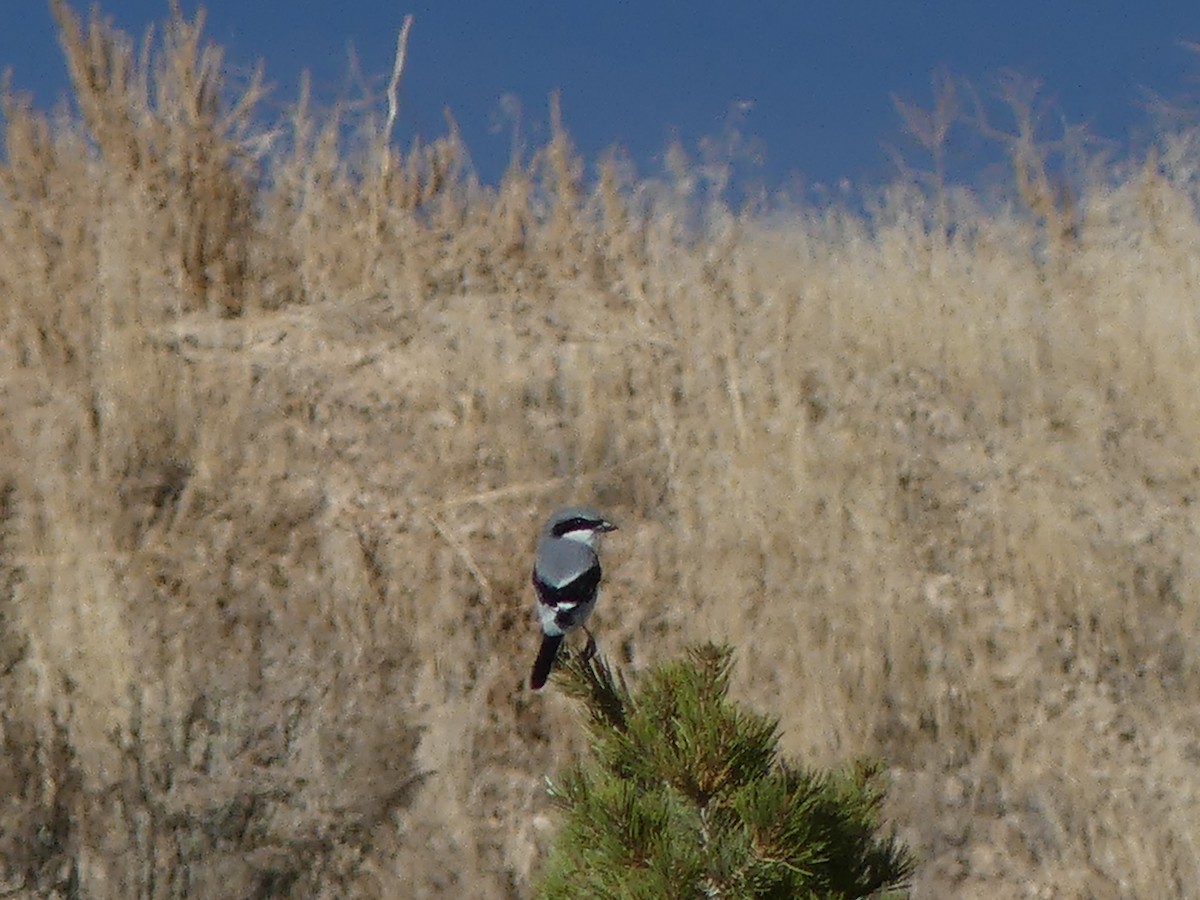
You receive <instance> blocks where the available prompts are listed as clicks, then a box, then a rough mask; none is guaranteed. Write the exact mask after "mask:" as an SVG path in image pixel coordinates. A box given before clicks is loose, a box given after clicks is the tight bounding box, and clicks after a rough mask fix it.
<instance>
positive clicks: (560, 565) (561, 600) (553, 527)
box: [529, 506, 617, 691]
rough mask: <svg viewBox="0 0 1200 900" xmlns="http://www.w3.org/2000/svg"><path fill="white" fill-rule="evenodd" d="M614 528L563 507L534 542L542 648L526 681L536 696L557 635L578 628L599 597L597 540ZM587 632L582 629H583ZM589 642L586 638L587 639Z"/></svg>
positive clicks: (580, 509)
mask: <svg viewBox="0 0 1200 900" xmlns="http://www.w3.org/2000/svg"><path fill="white" fill-rule="evenodd" d="M616 528H617V526H616V525H614V524H612V523H611V522H609V521H608V520H606V519H605V518H604V516H602V515H600V513H598V512H597V511H596V510H594V509H592V508H591V507H588V506H568V507H565V508H563V509H560V510H559V511H558V512H556V513H555V514H554V515H552V516H551V517H550V518H549V519H548V520H547V522H546V524H545V526H544V527H543V528H542V536H541V537H540V538H539V539H538V545H537V559H536V560H535V561H534V564H533V589H534V590H535V591H536V592H537V611H538V619H539V620H540V621H541V624H542V647H541V649H540V650H539V651H538V655H537V661H536V662H534V664H533V672H532V674H531V675H530V676H529V686H530V687H531V688H533V689H534V690H535V691H537V690H541V688H542V686H543V685H544V684H545V683H546V679H547V678H548V677H549V676H550V667H551V666H553V665H554V657H555V656H556V655H557V654H558V645H559V644H561V643H562V640H563V635H565V634H566V633H567V632H568V631H570V630H571V629H573V628H578V627H581V626H583V623H584V622H585V621H586V620H587V617H588V616H589V615H591V612H592V608H593V607H594V606H595V605H596V595H597V594H598V593H599V591H600V557H598V556H597V555H596V545H597V542H598V540H599V538H600V535H601V534H603V533H604V532H606V531H615V530H616ZM583 630H584V631H587V628H586V627H585V628H584V629H583ZM588 638H589V641H590V638H591V634H590V633H589V634H588Z"/></svg>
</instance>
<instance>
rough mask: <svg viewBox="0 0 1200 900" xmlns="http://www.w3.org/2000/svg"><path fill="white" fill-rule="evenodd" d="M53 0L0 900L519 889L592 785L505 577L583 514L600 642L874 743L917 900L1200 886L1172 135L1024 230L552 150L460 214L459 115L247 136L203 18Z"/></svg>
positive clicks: (319, 123) (614, 652)
mask: <svg viewBox="0 0 1200 900" xmlns="http://www.w3.org/2000/svg"><path fill="white" fill-rule="evenodd" d="M54 9H55V12H56V15H57V17H58V19H59V22H60V26H61V31H62V39H63V45H64V48H65V51H66V55H67V58H68V60H69V64H70V71H71V75H72V78H73V82H74V103H75V112H74V113H71V114H65V113H64V114H56V115H47V114H45V113H43V112H41V111H38V110H36V109H33V108H31V107H30V105H29V104H28V103H27V102H23V101H22V100H21V98H20V97H19V96H16V95H14V94H13V93H12V92H8V91H6V97H5V101H4V102H5V107H4V117H5V129H6V130H5V156H4V159H3V162H2V163H0V297H2V298H3V305H2V306H0V360H2V361H3V369H2V376H0V453H2V455H0V460H2V461H0V488H2V491H0V498H2V501H3V502H2V505H0V514H2V517H3V519H2V521H3V531H2V541H3V542H2V544H0V590H2V594H0V703H2V706H0V735H2V737H3V742H4V746H3V751H4V752H3V756H2V757H0V865H2V871H0V888H2V889H3V893H5V895H37V896H91V897H131V896H147V897H169V896H184V895H190V896H198V897H200V896H210V897H216V896H246V897H250V896H259V897H266V896H326V897H335V896H337V897H343V896H416V897H422V896H442V895H446V896H472V897H508V896H527V895H528V894H529V893H530V891H531V889H532V885H533V884H534V882H535V878H536V873H537V871H538V866H539V861H540V860H541V859H542V858H543V855H544V853H545V851H546V848H547V846H548V844H549V842H550V841H551V840H552V839H553V834H554V821H555V820H554V816H553V813H552V811H551V810H550V809H549V808H548V804H547V799H546V795H545V790H544V785H543V776H544V775H545V774H547V773H553V772H554V771H555V770H556V768H557V767H558V766H559V765H561V764H562V763H563V762H564V761H565V760H567V759H568V758H570V757H572V756H573V755H574V754H578V753H581V752H585V751H586V748H585V746H583V742H582V738H581V737H580V729H579V727H578V725H579V723H578V720H577V719H576V718H575V717H574V713H573V710H572V709H571V707H570V705H569V703H568V702H567V701H565V700H564V699H563V698H562V697H561V696H559V695H556V693H555V692H554V691H553V689H551V690H549V691H547V692H546V693H545V694H544V695H538V696H534V695H531V694H530V693H529V692H528V691H526V690H524V689H523V687H522V682H523V679H524V677H525V675H526V671H527V667H528V665H529V661H530V658H531V655H532V654H533V652H534V650H535V646H536V643H537V637H536V634H535V627H534V624H533V620H532V618H531V615H530V611H529V606H530V601H531V598H530V596H529V590H528V587H527V570H528V567H529V560H530V553H531V549H532V547H531V544H532V539H533V535H534V533H535V531H536V528H537V525H538V523H539V522H540V520H541V519H542V517H543V516H544V514H545V513H546V512H547V510H548V509H550V508H551V507H553V506H554V505H556V504H558V503H560V502H564V501H567V500H577V499H583V500H588V501H592V502H596V503H598V504H600V505H602V506H603V507H604V508H605V509H606V510H609V511H610V512H611V513H612V514H613V515H614V516H615V517H617V518H618V519H619V520H620V522H621V523H622V525H623V529H622V531H620V532H619V533H618V535H617V536H616V537H615V538H614V540H612V541H611V542H610V544H609V546H608V554H607V555H608V563H609V565H608V571H609V588H608V591H607V594H606V597H605V598H604V601H603V603H602V605H601V607H600V609H599V610H598V611H597V614H596V617H595V620H594V623H595V626H596V629H595V630H596V632H597V635H598V637H599V639H600V643H601V647H602V650H603V651H604V652H605V653H606V654H608V655H609V657H610V658H611V659H613V661H615V662H617V663H619V664H621V665H623V666H625V667H626V669H627V671H628V673H629V674H630V675H631V677H633V678H635V679H636V677H637V673H638V672H639V671H640V670H644V669H645V667H646V666H648V665H650V664H652V663H653V662H654V661H655V660H659V659H663V658H666V657H669V656H672V655H673V654H676V653H677V652H678V651H679V650H680V649H681V647H682V646H684V645H685V644H686V643H689V642H694V641H703V640H708V639H724V640H728V641H730V642H732V643H733V644H734V645H735V646H736V647H737V649H738V667H737V676H736V694H737V695H738V698H739V699H740V700H741V701H743V702H745V703H747V704H749V705H750V706H751V707H753V708H755V709H758V710H761V711H764V712H768V713H772V714H776V715H778V716H780V717H781V719H782V731H783V735H784V741H783V743H784V748H785V750H786V751H787V753H788V754H790V755H792V756H794V757H796V758H797V759H800V760H804V761H806V762H808V763H810V764H816V765H829V764H834V763H837V762H840V761H844V760H846V759H848V758H850V757H853V756H859V755H868V756H876V757H880V758H882V759H884V760H886V762H887V763H888V764H889V766H890V767H891V770H892V773H893V776H894V783H893V789H892V794H891V799H890V807H889V814H890V816H891V817H892V820H893V821H894V822H895V823H896V824H897V826H898V827H899V829H900V832H901V834H902V836H903V837H904V838H905V839H906V840H908V841H909V842H910V843H911V845H912V846H913V848H914V849H915V850H916V851H917V852H918V854H919V855H920V858H921V860H922V863H921V866H920V869H919V872H918V876H917V880H916V883H915V885H914V888H915V893H916V895H917V896H922V897H944V896H950V895H954V896H959V897H989V898H995V897H1027V896H1036V897H1082V896H1092V897H1114V898H1115V897H1134V896H1140V897H1165V896H1200V893H1198V892H1197V888H1196V885H1198V884H1200V863H1198V862H1197V861H1198V860H1200V670H1198V666H1197V655H1196V653H1195V652H1194V649H1189V648H1194V644H1195V640H1196V635H1197V624H1198V621H1197V620H1198V616H1200V603H1198V600H1200V598H1198V596H1197V587H1198V578H1197V576H1198V572H1197V567H1198V566H1200V553H1198V552H1197V550H1198V547H1197V526H1198V520H1197V502H1196V501H1197V492H1198V491H1200V482H1198V474H1200V472H1198V469H1197V456H1196V447H1197V445H1198V441H1200V408H1198V406H1200V391H1197V389H1196V382H1195V377H1196V372H1197V363H1198V361H1200V345H1198V336H1197V313H1196V297H1197V287H1198V285H1200V271H1198V270H1200V254H1198V252H1197V248H1200V223H1198V220H1197V213H1196V204H1195V200H1196V190H1197V189H1196V184H1197V179H1196V172H1197V168H1196V166H1197V160H1198V159H1200V148H1198V147H1197V144H1196V143H1195V142H1194V141H1193V140H1192V139H1191V138H1190V137H1189V136H1187V135H1183V136H1179V137H1175V138H1169V139H1168V138H1164V140H1163V143H1162V146H1163V148H1164V149H1163V151H1162V154H1161V156H1160V157H1158V158H1155V159H1151V160H1148V161H1146V162H1145V163H1144V164H1143V165H1139V166H1136V167H1130V169H1129V170H1128V172H1127V173H1126V174H1125V175H1124V176H1120V177H1117V176H1113V177H1108V178H1096V179H1094V180H1093V181H1092V182H1090V183H1089V184H1088V185H1087V186H1086V188H1085V190H1084V191H1083V192H1082V194H1081V196H1079V198H1078V205H1077V210H1078V213H1077V221H1076V222H1075V224H1074V225H1073V227H1072V228H1070V229H1063V228H1051V227H1049V224H1048V222H1047V218H1048V216H1047V213H1046V209H1038V208H1036V207H1037V204H1035V203H1032V202H1030V201H1029V200H1028V198H1026V203H1025V204H1024V205H1023V206H1022V205H1021V204H1017V205H1016V206H1014V207H1012V208H998V209H991V210H986V211H985V210H984V209H982V208H981V207H979V206H976V205H973V204H972V203H971V202H970V201H969V200H964V199H962V198H959V200H958V201H956V202H955V203H954V204H953V209H952V218H953V221H954V224H955V227H954V228H953V230H946V229H938V228H932V227H930V225H929V223H930V222H931V221H932V220H933V219H934V218H936V217H937V216H941V215H945V214H946V210H947V209H948V207H947V205H946V197H947V196H949V194H942V193H941V192H939V196H938V197H937V198H936V199H935V200H931V199H929V198H928V196H927V195H925V194H922V193H920V192H916V191H913V190H905V189H902V188H897V189H895V190H894V191H892V192H890V193H889V194H888V195H887V196H886V198H885V199H884V200H883V201H882V202H881V203H880V204H879V206H878V207H877V208H876V209H875V211H874V212H873V213H871V215H870V216H867V217H863V216H856V215H853V214H850V213H847V212H838V211H827V212H816V211H810V212H806V213H805V212H801V213H797V214H796V215H795V216H793V217H791V218H789V219H788V220H786V221H781V220H779V219H776V220H773V221H772V222H771V223H769V224H768V223H765V222H764V221H763V220H762V219H760V218H756V217H755V216H753V215H751V214H740V213H735V212H731V211H729V210H728V209H726V208H725V207H723V206H722V205H721V204H720V203H719V202H718V201H712V202H707V201H706V202H704V203H700V202H698V201H697V199H696V197H697V196H698V195H696V194H694V192H695V191H697V190H698V181H699V179H700V178H701V176H702V173H701V172H700V170H699V169H698V168H697V167H695V166H692V167H688V166H686V165H683V166H681V167H680V168H678V170H677V171H676V173H675V175H674V177H668V178H665V179H663V180H661V181H653V180H645V179H642V180H635V179H631V178H629V177H627V176H625V175H624V174H623V173H624V171H625V167H624V166H623V165H622V164H621V163H620V162H619V160H618V159H617V158H616V157H614V158H613V159H610V160H608V161H606V162H604V163H603V164H602V165H601V166H600V167H599V170H598V171H599V174H598V177H596V178H595V179H594V180H589V179H585V177H584V170H583V166H582V163H581V162H580V160H579V159H578V157H577V155H576V154H575V153H574V151H573V150H572V148H571V145H570V143H569V141H568V139H567V137H566V136H565V133H564V132H563V131H562V129H561V128H557V129H556V131H555V134H554V136H553V138H552V140H551V141H550V142H549V143H548V144H547V145H546V146H545V147H544V148H543V149H541V150H540V151H539V152H538V153H537V154H536V155H535V156H533V157H532V158H531V159H529V160H528V161H527V162H525V163H523V164H522V163H519V162H514V164H513V166H512V167H511V169H510V171H509V172H508V174H507V175H506V176H505V178H504V180H503V182H502V183H501V184H500V185H499V186H498V187H497V188H487V187H483V186H480V185H479V184H477V183H476V182H475V181H473V180H472V178H471V177H470V173H469V170H468V169H467V168H466V166H465V165H464V163H463V162H462V160H463V159H464V153H463V148H462V147H461V146H460V144H459V142H458V140H457V138H456V136H455V135H454V133H453V130H452V129H451V131H450V134H449V136H447V137H444V138H441V139H439V140H437V141H435V142H434V143H431V144H427V145H423V146H419V147H417V148H415V149H414V150H413V151H412V152H411V153H409V154H408V155H407V156H406V157H404V158H399V157H393V156H392V155H391V154H392V153H393V151H391V150H390V149H388V144H387V141H386V137H387V135H386V133H385V129H383V128H382V127H379V126H377V125H375V124H373V123H372V122H371V121H365V122H360V123H359V125H360V127H359V129H358V130H357V131H356V132H355V134H357V135H358V138H357V139H353V140H351V139H348V138H347V137H346V135H347V134H348V131H347V123H345V122H343V121H340V120H339V119H338V117H337V116H336V115H334V114H328V115H318V114H316V113H314V112H312V111H311V110H310V109H309V108H308V106H307V105H306V103H304V102H301V103H300V104H299V105H298V107H297V108H296V110H295V111H294V113H293V114H292V115H291V117H290V119H289V120H287V121H284V122H281V123H280V124H279V125H278V126H276V127H273V128H267V127H265V126H263V125H262V124H261V120H260V119H258V118H256V116H257V113H256V102H257V101H258V99H259V97H260V95H261V89H260V87H259V83H258V82H257V81H256V80H251V81H250V83H249V84H248V85H243V86H242V87H241V88H240V89H238V90H236V91H235V90H233V89H232V88H231V87H230V86H229V85H228V84H227V83H226V82H225V81H223V77H222V60H221V56H220V54H219V52H218V51H217V50H216V49H214V48H212V47H209V46H207V45H206V44H205V43H204V41H203V40H202V37H201V34H200V27H199V26H200V23H199V22H188V21H184V20H176V21H174V22H173V23H171V24H169V25H168V26H166V27H165V28H164V29H163V31H162V34H161V36H160V37H159V38H158V39H157V40H156V39H154V38H153V37H148V38H147V40H146V42H145V43H144V44H143V45H141V46H140V47H139V46H137V45H135V44H134V43H133V42H131V41H130V40H129V39H128V38H126V37H125V36H123V35H122V34H120V33H118V32H117V31H115V30H114V29H112V28H111V27H108V26H106V25H105V24H104V22H103V21H102V20H93V21H92V22H91V23H90V24H81V23H80V22H79V21H78V20H77V18H76V17H75V14H74V13H73V12H72V11H71V10H69V9H68V8H67V7H65V6H64V5H63V3H62V2H61V0H55V2H54ZM1028 150H1029V146H1028V145H1024V144H1023V145H1022V153H1023V154H1024V155H1021V154H1014V158H1015V159H1016V161H1017V163H1018V169H1019V171H1018V175H1019V180H1020V184H1019V187H1020V189H1021V191H1022V192H1026V193H1028V192H1030V191H1033V192H1035V193H1036V192H1039V191H1040V195H1041V196H1045V195H1046V191H1047V188H1046V187H1045V185H1044V184H1043V185H1042V187H1041V188H1039V183H1040V182H1039V181H1038V177H1040V176H1038V177H1031V174H1030V171H1031V170H1030V168H1029V165H1030V163H1029V161H1030V159H1031V158H1032V159H1034V161H1035V163H1036V162H1037V158H1036V157H1030V156H1029V155H1028V152H1027V151H1028ZM381 159H386V160H388V161H389V162H388V164H386V165H382V166H381V165H380V164H379V161H380V160H381ZM1034 170H1035V171H1034V175H1036V174H1037V173H1036V165H1035V166H1034ZM1042 205H1043V206H1045V207H1046V208H1047V209H1050V210H1051V211H1052V212H1053V211H1056V210H1057V211H1059V212H1060V213H1061V211H1062V209H1063V207H1062V206H1061V205H1057V204H1056V202H1055V201H1053V200H1048V201H1046V203H1043V204H1042ZM1050 224H1052V223H1050Z"/></svg>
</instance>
